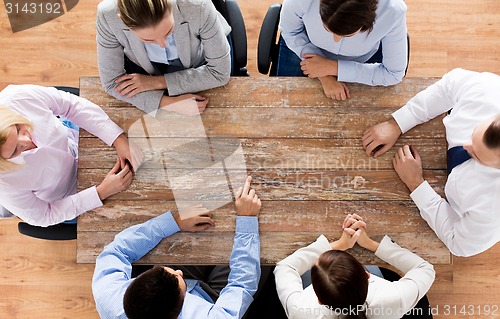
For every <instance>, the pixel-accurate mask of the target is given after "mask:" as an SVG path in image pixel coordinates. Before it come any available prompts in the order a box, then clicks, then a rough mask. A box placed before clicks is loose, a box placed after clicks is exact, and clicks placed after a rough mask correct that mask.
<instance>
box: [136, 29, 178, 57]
mask: <svg viewBox="0 0 500 319" xmlns="http://www.w3.org/2000/svg"><path fill="white" fill-rule="evenodd" d="M166 43H167V46H166V47H165V48H162V47H161V46H159V45H158V44H156V43H144V47H145V48H146V52H147V53H148V57H149V61H151V62H156V63H163V64H170V63H171V62H170V61H175V60H177V59H179V53H178V52H177V46H176V45H175V38H174V34H173V33H172V34H170V35H169V36H168V37H167V39H166Z"/></svg>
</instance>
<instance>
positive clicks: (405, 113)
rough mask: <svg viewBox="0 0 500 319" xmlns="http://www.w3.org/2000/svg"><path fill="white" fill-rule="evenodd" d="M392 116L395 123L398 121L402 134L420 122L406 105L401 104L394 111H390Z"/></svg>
mask: <svg viewBox="0 0 500 319" xmlns="http://www.w3.org/2000/svg"><path fill="white" fill-rule="evenodd" d="M392 117H393V118H394V119H395V120H396V123H398V126H399V128H400V129H401V132H402V134H404V133H406V132H408V131H409V130H410V129H412V128H413V127H415V126H417V125H418V124H420V123H419V122H418V120H417V119H416V118H415V117H414V116H413V114H412V112H411V111H410V109H409V108H408V107H407V106H403V107H402V108H400V109H399V110H397V111H396V112H394V113H392Z"/></svg>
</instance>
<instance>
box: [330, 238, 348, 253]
mask: <svg viewBox="0 0 500 319" xmlns="http://www.w3.org/2000/svg"><path fill="white" fill-rule="evenodd" d="M330 246H331V247H332V249H333V250H342V251H343V250H346V247H343V246H342V244H341V243H340V240H336V241H333V242H331V243H330Z"/></svg>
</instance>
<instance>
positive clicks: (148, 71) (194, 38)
mask: <svg viewBox="0 0 500 319" xmlns="http://www.w3.org/2000/svg"><path fill="white" fill-rule="evenodd" d="M229 32H231V27H230V26H229V25H228V24H227V22H226V20H224V18H223V17H222V15H220V13H219V12H217V10H216V9H215V7H214V5H213V4H212V2H211V1H210V0H142V1H137V0H104V1H102V2H101V3H100V4H99V7H98V13H97V56H98V65H99V74H100V77H101V82H102V85H103V87H104V89H105V90H106V92H107V93H109V94H110V95H112V96H114V97H115V98H117V99H119V100H123V101H126V102H129V103H131V104H133V105H134V106H136V107H138V108H139V109H141V110H143V111H145V112H152V111H154V110H156V109H158V108H159V107H164V108H165V109H167V110H172V111H177V112H180V113H186V112H187V111H186V110H188V109H192V108H189V107H186V108H184V107H182V105H181V106H179V103H175V102H179V101H184V100H189V101H191V102H192V103H197V106H198V108H197V109H198V110H199V111H200V112H202V111H203V110H204V109H205V106H206V105H207V103H208V99H205V98H204V97H202V96H199V95H193V94H186V93H193V92H198V91H203V90H207V89H211V88H214V87H218V86H223V85H225V84H227V82H228V81H229V76H230V72H231V56H230V46H229V43H228V40H227V35H228V34H229ZM173 96H175V97H173ZM195 110H196V108H195Z"/></svg>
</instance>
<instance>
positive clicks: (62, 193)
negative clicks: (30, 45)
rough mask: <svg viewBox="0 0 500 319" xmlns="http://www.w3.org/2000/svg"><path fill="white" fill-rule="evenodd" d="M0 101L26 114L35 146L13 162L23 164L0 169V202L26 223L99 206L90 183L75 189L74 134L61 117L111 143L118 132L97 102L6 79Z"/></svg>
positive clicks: (44, 221)
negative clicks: (11, 82)
mask: <svg viewBox="0 0 500 319" xmlns="http://www.w3.org/2000/svg"><path fill="white" fill-rule="evenodd" d="M0 104H2V105H5V106H8V107H10V108H11V109H12V110H14V111H15V112H17V113H19V114H20V115H22V116H24V117H25V118H27V119H29V120H30V121H31V123H32V125H33V127H34V130H33V132H32V133H31V136H32V140H33V142H34V144H35V145H36V146H37V147H36V148H34V149H32V150H29V151H25V152H22V153H21V154H20V155H19V156H17V157H15V158H13V159H12V160H10V161H12V162H14V163H19V164H21V165H22V166H21V167H20V168H19V169H17V170H13V171H10V172H1V173H0V205H2V206H4V207H5V208H6V209H8V210H9V211H11V212H12V213H13V214H15V215H17V216H18V217H20V218H21V219H23V220H24V221H26V222H27V223H29V224H32V225H37V226H49V225H53V224H57V223H60V222H63V221H65V220H68V219H73V218H75V217H76V216H78V215H80V214H82V213H84V212H86V211H88V210H91V209H94V208H96V207H100V206H102V202H101V200H100V199H99V196H98V194H97V191H96V188H95V187H90V188H88V189H85V190H83V191H81V192H78V193H77V169H78V137H77V135H76V134H74V132H75V131H73V130H71V129H69V128H67V127H66V126H64V125H63V124H62V123H61V122H60V120H59V119H58V118H57V117H56V116H60V117H64V118H66V119H68V120H70V121H72V122H73V123H75V124H76V125H78V126H80V127H82V128H84V129H85V130H87V131H88V132H90V133H91V134H93V135H96V136H98V137H99V138H100V139H102V140H103V141H104V142H105V143H106V144H108V145H112V144H113V142H114V140H115V139H116V138H117V137H118V136H119V135H120V134H121V133H123V130H122V129H121V128H120V127H118V126H117V125H116V124H115V123H113V121H111V120H110V119H109V117H108V116H107V115H106V113H104V111H103V110H102V109H101V108H100V107H99V106H97V105H95V104H93V103H91V102H89V101H87V100H85V99H83V98H80V97H78V96H76V95H73V94H69V93H67V92H62V91H60V90H57V89H55V88H52V87H41V86H36V85H9V86H8V87H6V88H5V89H4V90H3V91H2V92H0Z"/></svg>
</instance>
